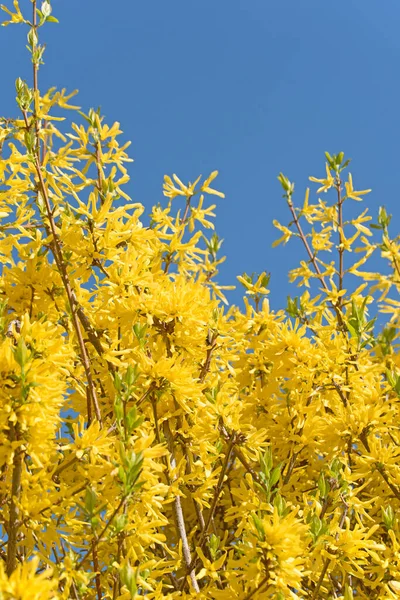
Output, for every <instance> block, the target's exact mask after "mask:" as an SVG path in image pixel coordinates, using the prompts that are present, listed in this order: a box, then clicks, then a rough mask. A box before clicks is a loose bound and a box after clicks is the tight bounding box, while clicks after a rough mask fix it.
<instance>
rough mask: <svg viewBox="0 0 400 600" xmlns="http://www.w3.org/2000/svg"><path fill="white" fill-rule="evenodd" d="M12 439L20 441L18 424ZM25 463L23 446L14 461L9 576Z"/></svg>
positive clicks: (12, 563) (11, 428)
mask: <svg viewBox="0 0 400 600" xmlns="http://www.w3.org/2000/svg"><path fill="white" fill-rule="evenodd" d="M10 439H11V440H12V441H18V440H19V439H20V430H19V425H18V423H17V424H16V425H13V424H11V423H10ZM23 461H24V451H23V450H22V448H21V446H18V447H17V448H16V449H15V453H14V459H13V473H12V483H11V499H10V517H9V521H8V544H7V575H8V577H10V575H11V574H12V573H13V571H14V569H15V565H16V561H17V534H18V528H19V525H20V524H19V521H18V517H19V509H18V506H17V505H18V502H19V498H20V495H21V476H22V465H23Z"/></svg>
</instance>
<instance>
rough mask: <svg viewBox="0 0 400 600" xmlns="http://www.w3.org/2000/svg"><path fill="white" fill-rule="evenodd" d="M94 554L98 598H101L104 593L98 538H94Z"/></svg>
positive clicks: (98, 599) (99, 599)
mask: <svg viewBox="0 0 400 600" xmlns="http://www.w3.org/2000/svg"><path fill="white" fill-rule="evenodd" d="M92 556H93V568H94V571H95V573H96V576H95V582H96V593H97V600H101V599H102V597H103V594H102V593H101V580H100V569H99V559H98V556H97V542H96V540H92Z"/></svg>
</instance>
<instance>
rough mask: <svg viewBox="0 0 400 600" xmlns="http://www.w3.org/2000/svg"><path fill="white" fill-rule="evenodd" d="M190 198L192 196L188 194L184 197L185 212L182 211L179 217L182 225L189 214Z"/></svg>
mask: <svg viewBox="0 0 400 600" xmlns="http://www.w3.org/2000/svg"><path fill="white" fill-rule="evenodd" d="M191 199H192V196H188V197H187V198H186V206H185V212H184V213H183V217H182V219H181V225H183V224H184V223H186V220H187V218H188V214H189V209H190V201H191Z"/></svg>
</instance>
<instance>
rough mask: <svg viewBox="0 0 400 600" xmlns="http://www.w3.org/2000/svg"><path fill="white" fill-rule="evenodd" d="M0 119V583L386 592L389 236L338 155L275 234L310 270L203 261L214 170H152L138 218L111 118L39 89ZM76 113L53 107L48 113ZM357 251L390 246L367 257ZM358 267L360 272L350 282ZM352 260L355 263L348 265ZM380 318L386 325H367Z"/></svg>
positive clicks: (391, 368)
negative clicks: (227, 267) (148, 195)
mask: <svg viewBox="0 0 400 600" xmlns="http://www.w3.org/2000/svg"><path fill="white" fill-rule="evenodd" d="M32 5H33V11H34V12H33V17H32V18H28V17H27V16H25V15H24V14H23V13H22V11H21V9H20V7H19V4H18V1H17V0H14V9H10V8H5V10H6V12H7V14H8V21H7V22H6V23H5V24H8V23H23V24H25V25H26V26H27V27H28V29H29V34H28V47H29V49H30V51H31V53H32V63H33V74H34V77H33V87H29V85H28V84H27V83H26V82H24V81H22V80H20V79H18V80H17V83H16V90H17V104H18V109H19V112H20V114H19V116H18V118H17V119H14V120H12V119H2V120H1V121H0V147H1V154H0V179H1V182H0V184H1V185H0V219H1V221H0V262H1V265H2V267H1V274H0V365H1V381H0V429H1V433H2V435H1V443H0V506H1V508H2V510H1V516H0V598H4V600H11V599H15V600H25V599H28V598H29V599H36V598H37V599H39V598H40V599H41V600H42V599H43V600H46V599H49V600H50V599H58V600H68V599H70V598H72V599H74V600H89V599H97V600H101V599H102V598H104V599H105V598H107V599H112V600H127V599H129V598H141V597H146V598H149V600H161V599H170V600H175V599H178V598H199V599H204V600H206V599H207V600H231V599H237V600H250V599H253V600H256V599H257V598H259V599H260V600H261V598H271V599H274V600H285V599H299V600H300V599H304V600H306V599H308V600H310V599H311V600H317V599H326V600H327V599H328V598H337V599H342V600H350V598H353V597H354V598H358V599H360V600H361V599H363V600H367V599H377V600H378V599H383V600H386V599H387V600H395V599H396V598H397V597H398V595H399V591H400V561H399V556H400V523H399V517H398V511H399V508H400V469H399V461H398V457H399V445H400V432H399V426H398V424H397V423H398V421H399V417H400V362H399V358H398V357H399V354H398V337H399V327H400V321H399V309H400V303H399V301H398V299H397V296H396V294H398V292H399V291H400V243H399V240H398V238H392V237H391V236H390V233H389V225H390V215H388V214H387V213H386V211H385V209H384V208H381V209H380V211H379V216H378V221H377V223H372V222H371V220H372V219H371V217H370V216H368V214H367V211H366V210H364V211H362V212H360V214H359V215H358V216H357V217H354V216H353V217H352V218H350V219H347V217H346V210H345V209H346V206H347V203H348V202H349V201H351V200H357V201H360V200H362V196H363V195H364V194H366V193H367V191H368V190H364V191H355V190H354V187H353V180H352V177H351V175H350V174H349V173H348V172H347V171H346V169H347V167H348V161H345V160H344V156H343V153H339V154H338V155H333V156H331V155H330V154H328V153H327V154H326V165H325V169H326V176H325V177H322V178H314V177H313V178H311V180H312V181H313V182H317V183H318V184H319V185H320V188H319V189H318V191H317V194H318V193H320V192H324V193H325V192H326V196H324V199H323V200H322V199H319V198H318V196H317V197H316V199H315V201H314V202H312V201H311V200H310V193H309V191H307V193H306V197H305V201H304V204H303V206H302V207H301V208H297V207H296V205H295V201H294V184H293V183H292V182H290V181H289V179H288V178H287V177H285V176H284V175H283V174H281V175H280V176H279V180H280V183H281V185H282V188H283V192H284V197H285V200H286V201H287V204H288V211H289V215H290V219H291V221H290V224H289V225H281V224H279V223H278V222H275V224H276V226H277V228H278V229H279V230H280V232H281V233H283V236H282V237H281V238H280V240H278V243H279V242H284V243H287V242H289V241H290V243H292V244H297V250H299V249H300V248H301V247H302V248H303V251H304V256H303V257H302V260H301V261H300V265H299V266H297V267H296V268H295V269H294V270H293V271H292V272H291V274H290V277H291V279H292V280H300V281H299V283H300V286H301V287H302V288H303V290H302V293H301V295H300V296H298V297H293V298H288V305H287V307H286V309H285V310H281V311H278V312H274V311H272V310H271V309H270V306H269V303H268V299H267V295H268V292H269V289H268V288H269V275H268V274H267V273H265V272H264V273H261V274H258V275H256V274H253V275H251V276H250V275H247V274H243V275H242V276H239V277H238V279H239V282H240V283H242V284H243V286H244V288H245V297H244V308H243V310H242V309H239V308H238V307H234V306H229V305H228V307H227V306H226V305H227V304H228V302H227V299H226V297H225V295H224V292H225V291H226V287H225V288H224V287H223V286H221V285H219V284H218V282H217V279H216V278H217V275H218V267H219V265H220V264H221V262H222V261H223V257H220V254H219V253H220V248H221V244H222V240H220V239H219V238H218V236H217V234H216V233H215V232H213V233H212V235H211V237H207V236H206V233H207V230H209V229H213V228H214V223H213V220H212V219H213V217H214V210H215V205H214V204H211V205H207V199H208V196H209V195H213V196H217V197H223V194H222V193H221V192H219V191H217V190H216V189H214V187H211V184H213V186H214V183H213V182H214V180H215V179H216V177H217V174H218V173H217V171H214V172H212V173H211V174H210V175H209V176H208V177H206V178H202V177H201V176H200V177H198V178H197V179H196V180H195V182H194V183H190V182H189V183H187V184H186V183H183V182H182V181H181V179H179V177H177V176H176V175H173V176H172V177H169V176H166V177H165V180H164V187H163V190H164V195H165V196H166V198H167V201H166V205H164V206H162V205H158V206H155V207H154V208H153V210H152V214H151V223H150V225H149V226H145V225H144V224H143V222H142V220H141V217H142V214H143V212H144V208H143V206H141V205H140V204H135V203H132V202H131V200H130V198H129V195H128V194H127V192H126V188H125V187H124V186H126V184H127V183H128V181H129V175H128V171H127V168H126V163H127V162H129V161H130V159H129V157H128V155H127V153H126V150H127V146H128V145H127V144H126V143H125V144H120V142H119V139H120V135H121V133H122V132H121V130H120V126H119V124H118V123H114V124H113V125H112V126H109V125H107V124H106V123H104V119H103V117H102V115H101V114H100V112H99V111H94V110H90V111H89V113H88V114H84V113H81V112H80V111H79V110H78V107H74V106H71V105H70V104H69V100H70V98H71V97H72V94H67V93H66V91H65V90H62V91H61V92H58V91H56V90H55V89H51V90H49V91H48V92H47V93H45V94H41V93H40V89H39V87H38V70H39V66H40V64H41V62H42V61H41V59H42V55H43V52H44V46H41V45H40V44H39V31H40V29H41V27H42V26H43V25H44V24H45V23H47V22H54V21H56V19H55V18H54V17H53V16H52V13H51V5H50V2H49V1H48V0H45V1H44V2H43V3H42V4H41V7H40V9H39V8H38V7H37V6H36V1H35V0H32ZM67 109H68V110H74V111H75V113H76V118H77V120H78V121H79V124H72V125H71V128H70V132H67V131H66V127H65V126H63V129H62V130H61V129H58V128H57V127H56V125H55V122H57V120H58V119H59V118H60V117H55V116H54V115H53V112H56V113H57V114H60V112H63V111H64V110H67ZM372 255H376V258H378V255H380V257H381V258H382V259H383V261H386V262H387V267H385V268H382V271H381V272H379V271H376V267H375V270H372V271H368V270H364V269H367V264H374V265H376V264H377V260H374V261H373V263H370V261H369V259H370V257H371V256H372ZM357 277H358V278H359V285H358V284H357ZM354 282H356V283H354ZM378 325H379V328H378Z"/></svg>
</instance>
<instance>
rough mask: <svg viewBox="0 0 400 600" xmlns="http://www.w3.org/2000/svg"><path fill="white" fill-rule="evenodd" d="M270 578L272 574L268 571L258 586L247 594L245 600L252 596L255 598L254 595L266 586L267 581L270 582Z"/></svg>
mask: <svg viewBox="0 0 400 600" xmlns="http://www.w3.org/2000/svg"><path fill="white" fill-rule="evenodd" d="M269 578H270V575H269V573H268V575H266V576H265V577H264V579H262V580H261V581H260V583H259V584H258V586H257V587H256V588H254V590H252V591H251V592H250V593H249V594H247V596H246V597H245V598H244V600H250V598H253V596H254V595H255V594H256V593H257V592H259V591H260V590H261V588H262V587H264V585H265V584H266V583H268V581H269Z"/></svg>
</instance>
